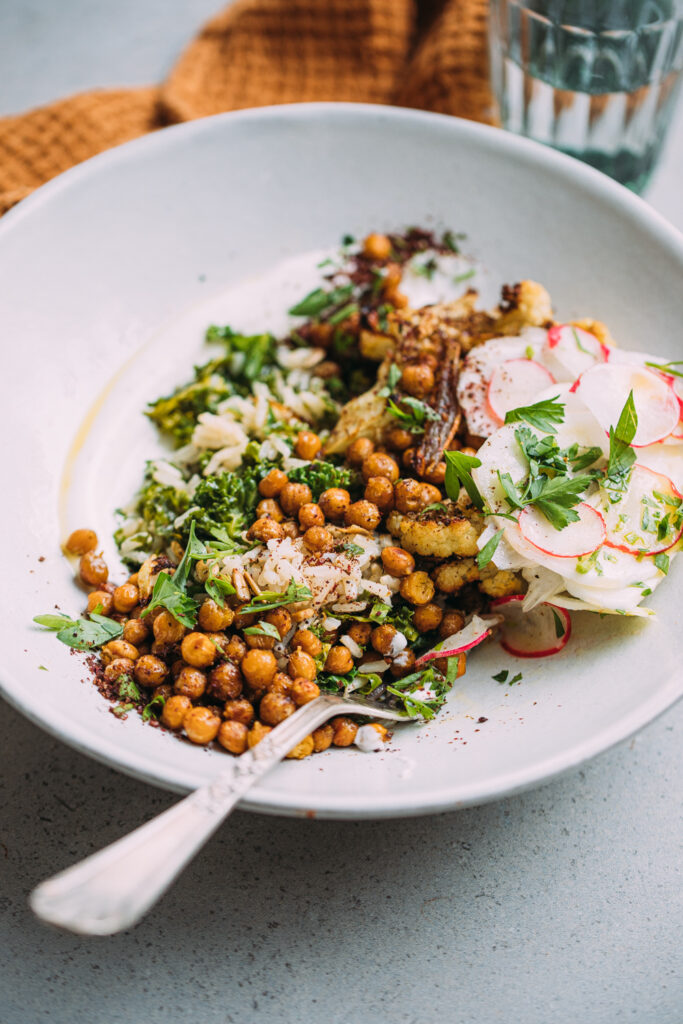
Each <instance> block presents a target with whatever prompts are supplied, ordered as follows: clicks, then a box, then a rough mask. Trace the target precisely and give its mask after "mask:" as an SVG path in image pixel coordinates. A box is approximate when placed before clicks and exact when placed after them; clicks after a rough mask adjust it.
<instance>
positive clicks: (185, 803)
mask: <svg viewBox="0 0 683 1024" xmlns="http://www.w3.org/2000/svg"><path fill="white" fill-rule="evenodd" d="M339 714H347V715H371V716H372V717H373V718H386V719H390V720H391V721H405V720H406V717H405V714H400V713H399V712H394V711H391V710H389V709H388V708H386V707H384V706H381V705H378V703H377V702H375V701H372V700H366V699H365V698H363V697H357V696H351V695H349V696H346V697H340V696H337V695H333V694H321V696H320V697H316V699H315V700H312V701H311V702H310V703H309V704H305V705H304V706H303V707H301V708H299V710H298V711H295V712H294V714H293V715H291V716H290V717H289V718H286V719H285V720H284V722H281V723H280V725H278V726H276V727H275V728H274V729H273V730H272V732H269V733H268V734H267V735H266V736H264V738H263V739H262V740H261V742H260V743H258V744H257V745H256V746H255V747H252V748H251V750H248V751H246V752H245V753H244V754H241V755H240V756H239V757H236V758H234V759H232V758H231V759H230V762H229V765H228V767H227V768H226V769H225V771H222V772H221V773H220V775H217V776H216V778H215V779H212V780H211V781H210V782H207V783H206V784H205V785H204V786H201V787H200V788H199V789H196V790H195V791H194V792H193V793H190V795H189V796H186V797H185V799H184V800H181V801H180V803H177V804H175V805H174V806H173V807H169V809H168V810H167V811H164V812H163V813H162V814H159V815H158V816H157V817H156V818H152V820H151V821H148V822H147V823H146V824H144V825H141V826H140V828H137V829H135V831H134V832H131V833H130V834H129V835H127V836H124V837H123V838H122V839H118V840H117V841H116V842H115V843H112V844H111V846H107V847H105V849H104V850H100V851H99V853H94V854H92V855H91V856H90V857H87V858H86V859H85V860H83V861H81V862H80V864H75V865H74V866H73V867H70V868H67V869H66V870H65V871H61V872H60V873H59V874H58V875H54V876H53V877H52V878H49V879H48V880H47V881H45V882H42V883H41V884H40V885H39V886H37V888H36V889H34V890H33V892H32V893H31V897H30V903H31V907H32V909H33V911H34V913H35V914H37V916H38V917H40V918H42V920H43V921H47V922H49V923H50V924H54V925H58V926H59V927H61V928H66V929H68V930H69V931H72V932H76V933H78V934H80V935H113V934H114V933H116V932H120V931H123V929H125V928H130V927H131V925H134V924H136V923H137V922H138V921H139V920H140V918H141V917H142V916H143V914H145V913H146V912H147V911H148V910H149V909H150V907H151V906H152V905H153V904H154V903H156V901H157V900H158V899H159V897H160V896H162V895H163V893H164V892H166V890H167V889H168V888H169V886H170V885H171V884H172V882H173V881H174V880H175V879H176V878H177V877H178V875H179V874H180V872H181V871H182V870H183V868H184V867H185V865H186V864H187V863H188V862H189V861H190V860H191V859H192V858H193V857H194V855H195V854H196V853H197V851H198V850H199V849H201V847H202V846H203V845H204V843H205V842H206V841H207V839H208V838H209V837H210V836H211V835H213V833H214V832H215V831H216V829H217V828H218V826H219V825H220V824H221V823H222V822H223V821H225V819H226V818H227V816H228V815H229V814H230V812H231V811H232V809H233V808H234V806H235V804H236V803H237V802H238V801H239V800H240V798H241V797H243V796H244V794H245V793H246V792H247V790H248V789H249V788H250V787H251V786H253V785H254V783H256V782H258V780H259V779H260V778H261V777H262V776H263V775H265V774H266V772H268V771H270V769H271V768H272V767H273V766H274V765H276V764H278V763H279V762H280V761H281V760H282V758H283V757H285V755H286V754H288V753H289V751H290V750H292V749H293V748H294V747H295V746H296V745H297V743H300V742H301V740H303V739H304V737H306V736H308V734H309V733H311V732H312V731H313V730H314V729H317V728H318V726H320V725H322V724H323V723H324V722H326V721H327V720H328V719H329V718H332V717H334V716H335V715H339Z"/></svg>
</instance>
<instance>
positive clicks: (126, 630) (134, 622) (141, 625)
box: [122, 619, 149, 647]
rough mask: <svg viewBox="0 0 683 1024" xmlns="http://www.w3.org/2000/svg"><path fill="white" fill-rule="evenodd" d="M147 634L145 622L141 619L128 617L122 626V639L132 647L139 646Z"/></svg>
mask: <svg viewBox="0 0 683 1024" xmlns="http://www.w3.org/2000/svg"><path fill="white" fill-rule="evenodd" d="M148 636H149V630H148V628H147V624H146V623H145V622H143V621H142V619H128V622H127V623H126V624H125V626H124V627H123V635H122V639H123V640H125V641H126V642H127V643H129V644H133V646H134V647H140V645H141V644H144V642H145V640H146V639H147V637H148Z"/></svg>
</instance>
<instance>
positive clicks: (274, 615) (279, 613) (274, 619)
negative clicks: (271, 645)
mask: <svg viewBox="0 0 683 1024" xmlns="http://www.w3.org/2000/svg"><path fill="white" fill-rule="evenodd" d="M263 618H264V621H265V622H268V623H269V624H270V625H271V626H275V628H276V630H277V631H278V633H279V634H280V639H281V640H282V639H283V637H285V636H286V635H287V633H289V631H290V629H291V628H292V616H291V615H290V614H289V612H288V611H287V609H286V608H273V610H272V611H270V612H266V614H265V615H264V616H263Z"/></svg>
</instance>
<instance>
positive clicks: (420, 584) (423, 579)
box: [400, 571, 434, 604]
mask: <svg viewBox="0 0 683 1024" xmlns="http://www.w3.org/2000/svg"><path fill="white" fill-rule="evenodd" d="M400 589H401V597H402V598H404V599H405V600H406V601H408V602H409V603H410V604H429V602H430V601H431V599H432V598H433V597H434V583H433V582H432V580H431V579H430V577H429V574H428V573H426V572H422V571H418V572H411V574H410V575H409V576H406V577H405V578H404V579H402V580H401V588H400Z"/></svg>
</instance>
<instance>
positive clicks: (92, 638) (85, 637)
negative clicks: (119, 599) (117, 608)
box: [33, 612, 123, 651]
mask: <svg viewBox="0 0 683 1024" xmlns="http://www.w3.org/2000/svg"><path fill="white" fill-rule="evenodd" d="M33 621H34V622H37V623H38V625H39V626H45V627H46V628H47V629H52V630H56V631H57V639H58V640H60V641H61V642H62V643H63V644H66V645H67V647H73V648H74V650H76V651H91V650H92V649H93V648H94V647H101V646H102V645H103V644H106V643H108V642H109V641H110V640H115V639H116V638H117V637H119V636H121V634H122V633H123V626H122V625H121V624H120V623H119V622H114V620H113V619H107V618H105V616H104V615H98V613H97V612H91V613H90V618H89V619H70V618H69V616H68V615H36V616H35V618H34V620H33Z"/></svg>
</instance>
